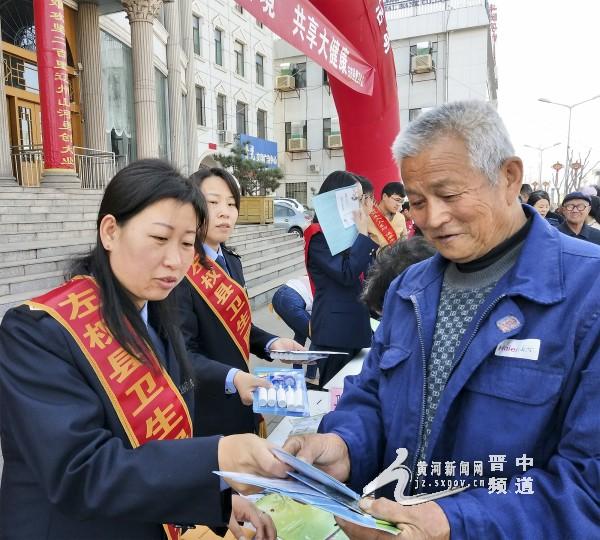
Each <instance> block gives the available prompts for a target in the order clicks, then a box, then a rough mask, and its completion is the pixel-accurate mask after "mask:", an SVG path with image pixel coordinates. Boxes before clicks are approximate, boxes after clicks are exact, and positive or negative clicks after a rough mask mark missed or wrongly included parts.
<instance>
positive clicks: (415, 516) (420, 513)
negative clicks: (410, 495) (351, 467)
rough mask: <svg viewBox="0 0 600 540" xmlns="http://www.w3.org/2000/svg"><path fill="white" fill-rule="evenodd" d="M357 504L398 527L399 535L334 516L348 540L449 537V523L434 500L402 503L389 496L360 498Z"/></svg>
mask: <svg viewBox="0 0 600 540" xmlns="http://www.w3.org/2000/svg"><path fill="white" fill-rule="evenodd" d="M360 507H361V508H362V509H363V510H364V511H365V512H368V513H369V514H371V515H372V516H373V517H375V518H377V519H383V520H385V521H389V522H390V523H392V524H394V525H395V526H396V527H398V528H399V529H400V530H401V533H400V534H399V535H398V536H394V535H392V534H389V533H386V532H383V531H374V530H373V529H367V528H365V527H361V526H360V525H355V524H353V523H348V522H347V521H344V520H341V519H339V518H336V521H337V522H338V524H339V525H340V527H341V528H342V529H343V531H344V532H345V533H346V534H347V535H348V537H349V538H350V539H351V540H362V539H363V538H364V539H367V538H368V539H369V540H392V539H394V538H395V539H397V540H450V524H449V523H448V519H447V518H446V514H444V512H443V510H442V509H441V507H440V506H439V505H437V504H436V503H435V502H426V503H423V504H417V505H415V506H402V505H400V504H398V503H396V502H394V501H390V500H389V499H385V498H381V499H370V498H366V499H362V500H361V501H360Z"/></svg>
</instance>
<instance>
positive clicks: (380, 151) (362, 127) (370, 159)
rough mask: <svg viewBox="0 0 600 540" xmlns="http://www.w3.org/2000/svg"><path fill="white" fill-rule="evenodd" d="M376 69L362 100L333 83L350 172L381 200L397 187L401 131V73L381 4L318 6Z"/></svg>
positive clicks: (335, 0)
mask: <svg viewBox="0 0 600 540" xmlns="http://www.w3.org/2000/svg"><path fill="white" fill-rule="evenodd" d="M313 3H314V5H315V6H316V7H318V8H319V9H320V10H321V12H322V13H323V15H325V16H326V17H328V18H329V20H331V21H332V22H333V23H334V24H335V25H336V27H337V28H338V29H339V31H340V32H342V33H343V34H344V35H345V36H346V37H347V38H348V39H349V40H350V41H351V42H352V43H353V44H354V45H355V46H356V47H357V48H358V50H359V51H360V53H361V54H362V56H363V57H364V58H365V59H366V60H367V62H369V64H371V65H372V66H374V67H375V78H374V81H373V83H374V84H373V94H372V95H371V96H365V95H362V94H358V93H356V92H354V91H352V90H351V89H350V88H348V87H347V86H346V85H344V84H341V83H340V82H339V81H337V80H335V79H331V81H330V86H331V91H332V94H333V99H334V101H335V106H336V109H337V111H338V115H339V119H340V129H341V132H342V140H343V144H344V157H345V160H346V169H347V170H349V171H352V172H355V173H358V174H362V175H363V176H366V177H367V178H368V179H369V180H371V181H372V182H373V184H374V186H375V193H376V194H377V196H379V194H380V192H381V188H383V186H384V185H385V184H387V183H388V182H394V181H398V179H399V172H398V167H397V166H396V164H395V163H394V160H393V158H392V152H391V150H390V147H391V146H392V143H393V142H394V139H395V138H396V135H398V132H399V131H400V108H399V104H398V90H397V86H396V68H395V66H394V55H393V51H392V47H391V42H390V38H389V34H388V32H387V23H386V20H385V11H384V8H383V1H382V0H353V1H351V2H349V1H348V0H313Z"/></svg>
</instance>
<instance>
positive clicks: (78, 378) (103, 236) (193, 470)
mask: <svg viewBox="0 0 600 540" xmlns="http://www.w3.org/2000/svg"><path fill="white" fill-rule="evenodd" d="M205 226H206V207H205V203H204V201H203V200H202V197H201V196H200V195H199V194H198V191H197V190H196V189H195V188H194V187H193V186H192V185H191V184H190V183H189V182H188V181H187V180H185V179H184V178H182V177H181V176H180V175H179V174H178V173H177V172H176V171H175V170H173V169H172V168H171V167H170V166H169V165H168V164H166V163H163V162H161V161H158V160H144V161H139V162H136V163H133V164H131V165H130V166H128V167H126V168H125V169H123V170H122V171H120V172H119V173H118V174H117V175H116V176H115V177H114V178H113V179H112V181H111V182H110V183H109V185H108V187H107V188H106V192H105V193H104V196H103V199H102V202H101V205H100V211H99V215H98V220H97V227H98V233H97V243H96V246H95V247H94V248H93V250H92V251H91V253H90V255H89V256H87V257H84V258H83V259H81V260H79V261H77V262H76V263H75V266H74V272H73V274H74V276H75V277H73V279H71V280H70V281H68V282H66V283H64V284H62V285H60V286H59V287H57V288H55V289H54V290H52V291H50V292H48V293H46V294H44V295H42V296H39V297H37V298H34V299H32V300H31V301H29V302H26V303H25V304H24V305H22V306H19V307H17V308H14V309H12V310H10V311H8V312H7V314H6V315H5V316H4V320H3V321H2V325H1V327H0V411H1V412H0V414H1V425H2V431H1V442H2V453H3V456H4V470H3V475H2V484H1V487H0V523H1V531H0V537H2V539H4V540H9V539H15V540H16V539H18V540H21V539H25V538H26V539H41V538H44V539H49V540H66V539H74V540H75V539H82V540H83V539H85V540H125V539H126V540H164V539H165V538H167V539H169V540H175V539H176V538H179V536H180V533H181V529H182V528H183V527H185V526H188V525H193V524H197V523H204V524H208V525H212V526H221V525H225V524H227V523H228V521H229V513H230V508H231V494H230V490H228V489H227V486H223V485H221V482H220V480H219V478H218V477H217V476H216V475H214V474H213V473H212V471H214V470H216V469H223V470H238V471H240V472H254V473H256V474H263V472H261V471H264V472H265V473H266V475H267V476H268V475H269V474H272V473H275V474H276V475H278V476H284V474H285V469H284V468H283V467H282V466H281V464H280V463H279V462H278V461H276V460H275V459H274V458H273V457H272V455H271V454H270V452H269V450H268V446H267V445H266V444H265V442H264V441H262V440H260V439H259V438H258V437H255V436H253V435H238V436H233V437H206V438H196V437H192V434H193V433H192V422H191V418H190V414H189V411H188V409H189V408H191V407H192V406H193V404H192V398H193V392H192V391H191V389H192V388H193V384H194V383H193V380H192V377H191V376H190V373H191V372H190V369H189V364H188V362H187V358H186V356H187V355H186V351H185V344H184V342H183V339H182V338H181V335H180V333H179V330H178V329H177V325H176V324H174V322H173V321H174V318H173V317H172V305H171V299H172V298H171V297H169V293H170V292H171V291H172V290H173V289H174V288H175V286H176V285H177V284H178V283H179V282H180V281H181V279H183V276H184V275H185V273H186V271H187V269H188V268H189V266H190V264H191V263H192V259H193V257H194V245H195V243H196V241H197V238H202V237H203V234H204V233H203V231H204V230H205ZM233 506H234V514H233V517H232V519H233V520H234V522H235V521H236V520H240V519H241V520H244V519H248V518H250V519H251V520H252V522H253V523H254V524H255V525H257V526H258V527H259V528H260V531H261V534H264V535H265V536H266V537H269V538H274V530H273V528H272V524H270V523H269V522H267V521H265V519H264V518H263V517H262V514H259V513H258V512H256V511H255V510H253V509H252V507H250V506H248V503H247V502H245V501H244V500H241V499H240V498H239V497H237V496H234V501H233ZM234 527H235V525H234Z"/></svg>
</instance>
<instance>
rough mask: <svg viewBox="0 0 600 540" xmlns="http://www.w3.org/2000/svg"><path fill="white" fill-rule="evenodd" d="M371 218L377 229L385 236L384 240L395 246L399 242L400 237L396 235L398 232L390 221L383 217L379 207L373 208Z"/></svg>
mask: <svg viewBox="0 0 600 540" xmlns="http://www.w3.org/2000/svg"><path fill="white" fill-rule="evenodd" d="M369 217H370V218H371V219H372V220H373V223H374V224H375V227H377V230H378V231H379V232H380V233H381V234H382V235H383V238H384V239H385V241H386V242H387V243H388V245H390V244H393V243H394V242H396V240H398V235H397V234H396V231H394V228H393V227H392V224H391V223H390V220H389V219H388V218H386V217H385V216H384V215H383V213H382V212H381V210H379V207H378V206H377V205H374V206H373V210H372V211H371V213H370V214H369Z"/></svg>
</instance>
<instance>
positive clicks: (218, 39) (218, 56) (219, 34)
mask: <svg viewBox="0 0 600 540" xmlns="http://www.w3.org/2000/svg"><path fill="white" fill-rule="evenodd" d="M215 64H218V65H219V66H222V65H223V30H220V29H219V28H215Z"/></svg>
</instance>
